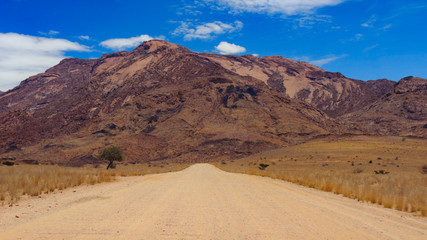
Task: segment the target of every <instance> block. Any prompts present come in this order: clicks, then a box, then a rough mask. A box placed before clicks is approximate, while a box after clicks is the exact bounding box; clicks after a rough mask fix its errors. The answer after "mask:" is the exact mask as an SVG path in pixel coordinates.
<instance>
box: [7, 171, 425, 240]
mask: <svg viewBox="0 0 427 240" xmlns="http://www.w3.org/2000/svg"><path fill="white" fill-rule="evenodd" d="M0 239H427V219H426V218H421V217H413V216H411V215H410V214H406V213H401V212H398V211H394V210H390V209H384V208H381V207H379V206H374V205H370V204H366V203H360V202H357V201H354V200H351V199H346V198H343V197H340V196H337V195H334V194H330V193H325V192H320V191H317V190H314V189H309V188H304V187H301V186H298V185H294V184H290V183H287V182H283V181H279V180H274V179H270V178H263V177H257V176H249V175H243V174H232V173H226V172H223V171H221V170H219V169H217V168H215V167H213V166H212V165H208V164H197V165H193V166H191V167H190V168H188V169H186V170H184V171H181V172H175V173H167V174H157V175H147V176H143V177H131V178H123V179H121V180H120V181H118V182H113V183H106V184H100V185H96V186H90V187H78V188H74V189H69V190H66V191H63V192H62V193H57V194H51V195H47V196H44V197H43V198H35V199H34V198H32V199H28V200H25V201H22V202H20V203H19V206H13V207H8V206H3V207H1V208H0Z"/></svg>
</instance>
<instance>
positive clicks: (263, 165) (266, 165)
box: [258, 163, 270, 170]
mask: <svg viewBox="0 0 427 240" xmlns="http://www.w3.org/2000/svg"><path fill="white" fill-rule="evenodd" d="M268 166H270V165H268V164H265V163H260V164H259V166H258V168H259V169H260V170H265V169H266V168H267V167H268Z"/></svg>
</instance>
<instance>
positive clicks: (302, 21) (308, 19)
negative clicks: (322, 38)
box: [294, 14, 332, 28]
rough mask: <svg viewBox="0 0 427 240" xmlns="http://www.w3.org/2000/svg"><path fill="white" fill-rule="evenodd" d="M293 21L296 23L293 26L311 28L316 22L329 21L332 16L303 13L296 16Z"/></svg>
mask: <svg viewBox="0 0 427 240" xmlns="http://www.w3.org/2000/svg"><path fill="white" fill-rule="evenodd" d="M295 22H296V23H297V25H296V26H294V28H297V27H300V28H313V26H314V25H315V24H318V23H331V22H332V17H331V16H328V15H307V14H305V15H304V16H302V17H298V18H296V19H295Z"/></svg>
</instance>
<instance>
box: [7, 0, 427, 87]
mask: <svg viewBox="0 0 427 240" xmlns="http://www.w3.org/2000/svg"><path fill="white" fill-rule="evenodd" d="M152 38H159V39H165V40H167V41H170V42H173V43H177V44H180V45H183V46H185V47H187V48H189V49H190V50H193V51H196V52H214V53H218V54H238V55H243V54H255V55H257V56H260V57H262V56H270V55H281V56H283V57H286V58H291V59H294V60H300V61H307V62H310V63H312V64H314V65H317V66H320V67H322V68H324V69H325V70H327V71H333V72H341V73H343V74H344V75H345V76H347V77H350V78H355V79H361V80H371V79H379V78H388V79H391V80H399V79H401V78H403V77H405V76H409V75H413V76H419V77H423V78H427V46H426V43H427V1H425V0H407V1H401V0H399V1H398V0H388V1H387V0H174V1H172V0H159V1H141V0H139V1H137V0H102V1H98V0H85V1H83V0H59V1H58V0H55V1H53V0H37V1H36V0H0V90H3V91H4V90H7V89H10V88H13V87H14V86H16V85H18V84H19V82H20V81H22V80H24V79H26V78H27V77H29V76H31V75H34V74H36V73H40V72H43V71H45V70H46V69H47V68H49V67H51V66H53V65H55V64H57V63H58V62H59V61H60V60H61V59H63V58H65V57H78V58H98V57H100V56H101V55H102V54H104V53H110V52H115V51H119V50H132V49H133V48H134V47H136V46H137V45H139V44H140V43H141V42H143V41H145V40H149V39H152Z"/></svg>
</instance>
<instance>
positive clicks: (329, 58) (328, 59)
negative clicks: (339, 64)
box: [294, 54, 348, 67]
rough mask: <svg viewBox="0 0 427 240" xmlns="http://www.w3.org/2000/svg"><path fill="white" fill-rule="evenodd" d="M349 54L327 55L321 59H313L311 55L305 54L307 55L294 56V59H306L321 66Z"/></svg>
mask: <svg viewBox="0 0 427 240" xmlns="http://www.w3.org/2000/svg"><path fill="white" fill-rule="evenodd" d="M347 56H348V55H347V54H343V55H339V56H336V55H328V56H325V57H323V58H320V59H311V58H310V57H307V56H305V57H294V59H295V60H296V61H304V62H308V63H310V64H313V65H316V66H319V67H321V66H323V65H325V64H328V63H331V62H334V61H336V60H338V59H340V58H344V57H347Z"/></svg>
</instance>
